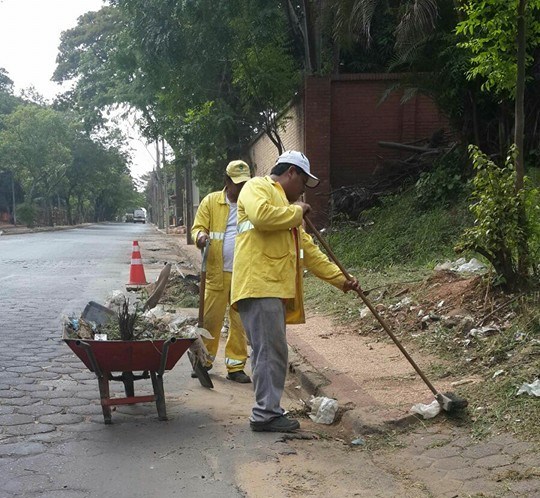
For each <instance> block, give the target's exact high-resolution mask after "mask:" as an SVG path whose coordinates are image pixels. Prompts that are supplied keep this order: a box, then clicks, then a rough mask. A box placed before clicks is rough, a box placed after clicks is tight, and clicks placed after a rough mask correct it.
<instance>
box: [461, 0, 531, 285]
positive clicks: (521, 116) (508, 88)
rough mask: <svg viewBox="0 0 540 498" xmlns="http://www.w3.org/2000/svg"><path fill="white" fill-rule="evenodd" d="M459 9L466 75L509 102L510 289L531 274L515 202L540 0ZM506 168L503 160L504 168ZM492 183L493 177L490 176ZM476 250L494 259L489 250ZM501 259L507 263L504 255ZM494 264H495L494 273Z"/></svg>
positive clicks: (521, 179)
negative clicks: (513, 258)
mask: <svg viewBox="0 0 540 498" xmlns="http://www.w3.org/2000/svg"><path fill="white" fill-rule="evenodd" d="M462 8H463V12H464V13H465V19H464V20H463V21H462V22H461V23H460V24H459V25H458V27H457V32H458V34H461V35H463V36H464V37H465V39H466V41H464V42H463V43H462V44H461V46H462V47H464V48H466V49H469V50H470V51H471V52H472V53H473V54H474V57H473V58H472V60H471V66H472V67H471V68H470V69H469V72H468V76H469V77H470V78H476V77H480V78H483V81H484V82H483V84H482V88H483V89H485V90H486V91H493V92H495V93H496V94H498V95H501V96H510V97H511V98H513V100H514V102H515V111H514V144H515V152H514V153H512V154H511V155H510V157H511V158H512V159H513V160H514V161H515V177H514V178H515V180H514V192H513V194H512V196H513V197H514V198H515V199H516V206H517V208H516V209H517V211H516V212H517V214H516V216H517V223H516V225H517V227H516V230H517V231H518V233H519V234H520V237H519V238H518V239H517V240H518V244H517V265H516V266H517V271H515V272H514V271H510V270H508V271H506V270H505V271H506V274H505V275H504V276H505V279H506V281H507V284H508V285H509V286H510V287H513V288H515V287H517V286H519V285H522V284H523V282H526V281H527V280H528V277H529V272H530V269H531V267H530V266H531V262H530V251H529V240H528V237H530V234H529V233H528V231H527V230H526V227H527V226H529V225H530V222H529V220H528V213H527V212H526V208H525V205H526V203H525V202H523V201H521V202H520V201H519V200H520V199H521V198H523V196H524V193H523V189H524V184H525V160H524V155H525V153H524V128H525V126H524V123H525V112H524V111H525V109H524V96H525V82H526V69H527V66H530V65H531V63H532V60H533V58H532V55H531V52H530V51H531V50H532V49H535V48H537V47H538V46H540V21H539V20H538V13H540V0H511V1H509V0H486V1H484V2H480V3H479V2H473V1H466V2H464V4H463V7H462ZM528 50H529V52H528ZM472 157H473V160H474V161H475V162H476V163H477V164H478V163H482V162H485V158H483V156H482V155H481V154H480V152H479V151H478V150H476V151H475V150H473V152H472ZM508 168H509V166H508V161H507V164H506V168H505V169H508ZM494 179H495V180H496V179H497V178H496V177H495V176H494ZM486 195H487V194H486ZM481 214H484V215H485V216H486V217H487V218H489V217H491V216H492V212H491V211H490V210H485V212H484V213H481ZM485 222H486V220H485V219H482V218H477V224H479V225H482V224H483V223H485ZM489 243H490V240H488V241H486V244H489ZM511 243H512V241H511V240H509V241H506V244H507V251H506V252H507V253H508V255H511V254H512V252H511ZM481 249H483V250H488V251H491V252H492V253H493V252H495V253H496V254H498V252H497V251H494V250H493V248H492V247H489V245H488V246H487V247H483V248H481ZM499 253H500V251H499ZM503 259H505V260H508V256H507V257H505V258H503ZM497 265H498V266H501V267H502V268H503V269H505V268H508V267H510V266H511V265H509V264H508V262H505V261H499V262H498V263H497ZM497 265H495V267H496V268H497Z"/></svg>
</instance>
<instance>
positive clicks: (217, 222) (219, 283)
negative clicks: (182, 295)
mask: <svg viewBox="0 0 540 498" xmlns="http://www.w3.org/2000/svg"><path fill="white" fill-rule="evenodd" d="M225 195H226V193H225V189H223V190H221V191H218V192H212V193H210V194H208V195H207V196H206V197H205V198H204V199H203V200H202V201H201V203H200V205H199V208H198V209H197V214H196V215H195V220H194V222H193V228H192V229H191V236H192V237H193V240H195V241H197V237H198V235H199V233H200V232H205V233H207V234H208V235H209V237H210V246H209V248H208V259H207V262H206V286H207V287H208V288H209V289H211V290H223V240H224V239H225V230H226V228H227V220H228V219H229V205H228V204H227V201H226V200H225Z"/></svg>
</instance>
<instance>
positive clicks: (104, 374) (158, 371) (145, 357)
mask: <svg viewBox="0 0 540 498" xmlns="http://www.w3.org/2000/svg"><path fill="white" fill-rule="evenodd" d="M194 340H195V339H185V338H175V337H173V338H170V339H167V340H147V341H95V340H86V339H85V340H82V339H70V338H67V337H66V334H65V333H64V341H65V342H66V344H67V345H68V346H69V347H70V348H71V350H72V351H73V352H74V353H75V354H76V355H77V356H78V357H79V358H80V359H81V361H82V362H83V363H84V364H85V365H86V367H87V368H88V369H89V370H90V371H91V372H94V373H95V374H96V377H97V379H98V384H99V391H100V396H101V407H102V410H103V417H104V419H105V423H106V424H110V423H111V422H112V421H111V405H125V404H135V403H144V402H151V401H155V402H156V408H157V411H158V418H159V420H167V413H166V408H165V392H164V389H163V374H164V372H165V370H171V369H172V368H173V367H174V366H175V365H176V363H177V362H178V360H179V359H180V358H181V357H182V355H183V354H184V353H185V352H186V351H187V350H188V349H189V347H190V346H191V344H192V343H193V341H194ZM134 371H142V372H143V373H142V375H134V374H133V372H134ZM113 372H122V375H121V376H118V377H115V376H113V375H112V373H113ZM148 372H150V375H148ZM148 377H150V378H151V379H152V386H153V389H154V394H153V395H150V396H135V395H134V394H135V393H134V387H133V381H134V380H139V379H147V378H148ZM110 380H121V381H122V382H123V383H124V388H125V393H126V397H125V398H118V397H114V398H111V397H110V393H109V381H110Z"/></svg>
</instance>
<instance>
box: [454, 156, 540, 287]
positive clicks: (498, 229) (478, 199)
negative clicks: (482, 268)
mask: <svg viewBox="0 0 540 498" xmlns="http://www.w3.org/2000/svg"><path fill="white" fill-rule="evenodd" d="M469 151H470V155H471V159H472V162H473V167H474V169H475V171H476V175H475V177H474V179H473V187H474V189H473V193H472V200H473V203H472V204H471V206H470V210H471V212H472V213H473V214H474V217H475V222H474V226H473V227H470V228H467V229H466V230H465V231H464V233H463V236H462V239H461V241H460V243H459V244H458V246H457V249H458V250H463V249H465V250H472V251H475V252H479V253H480V254H482V255H484V256H485V257H486V258H487V259H488V260H489V261H490V262H491V263H492V264H493V266H494V268H495V271H496V272H497V273H498V274H499V277H500V278H501V279H502V281H503V282H506V283H510V281H511V280H513V279H514V276H515V274H516V272H517V268H518V261H517V258H518V252H519V248H520V247H521V244H522V243H523V242H524V241H525V243H528V244H530V245H531V249H532V250H533V252H534V251H537V250H538V243H539V237H540V231H539V225H538V219H539V218H538V217H539V210H540V206H539V203H540V191H539V190H538V189H537V188H535V187H532V186H531V185H530V182H529V181H528V180H527V179H526V180H525V182H526V186H525V188H523V189H521V190H519V191H518V192H516V191H515V181H516V169H515V161H516V149H515V146H512V148H511V149H510V152H509V154H508V157H507V158H506V161H505V164H504V167H499V166H497V165H496V164H495V163H494V162H493V161H492V160H491V159H490V158H489V157H488V156H486V155H485V154H483V153H482V152H481V151H480V150H479V149H478V147H475V146H470V147H469ZM521 212H525V213H526V215H527V219H528V220H529V221H528V222H527V223H526V224H525V225H524V224H523V223H522V222H521Z"/></svg>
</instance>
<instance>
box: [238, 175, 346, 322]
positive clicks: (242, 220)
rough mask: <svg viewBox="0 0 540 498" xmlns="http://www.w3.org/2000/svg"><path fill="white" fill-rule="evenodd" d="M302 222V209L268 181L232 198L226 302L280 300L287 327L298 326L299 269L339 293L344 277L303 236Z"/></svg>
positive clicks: (254, 181) (255, 180)
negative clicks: (233, 230) (233, 228)
mask: <svg viewBox="0 0 540 498" xmlns="http://www.w3.org/2000/svg"><path fill="white" fill-rule="evenodd" d="M302 218H303V217H302V208H301V207H300V206H298V205H295V204H290V203H289V201H288V200H287V197H286V195H285V192H284V190H283V188H282V187H281V185H280V184H279V183H278V182H275V181H274V180H272V178H271V177H270V176H265V177H256V178H252V179H251V180H249V181H248V182H247V183H246V184H245V186H244V188H243V189H242V192H240V196H239V198H238V225H237V230H238V234H237V236H236V244H235V250H234V267H233V280H232V295H231V303H233V304H234V303H236V302H237V301H239V300H241V299H246V298H263V297H277V298H281V299H285V300H286V304H287V318H286V320H287V323H304V322H305V321H306V320H305V314H304V303H303V293H304V288H303V269H304V266H305V267H306V268H308V269H309V270H310V271H311V272H312V273H314V274H315V275H316V276H317V277H319V278H321V279H322V280H325V281H327V282H329V283H330V284H332V285H334V286H335V287H337V288H339V289H343V285H344V284H345V282H346V278H345V277H344V275H343V273H342V272H341V271H340V269H339V268H338V267H337V265H335V264H334V263H332V262H330V260H329V259H328V257H327V256H326V255H325V254H324V253H323V252H321V250H320V249H319V248H318V247H317V245H315V243H314V242H313V239H312V238H311V236H310V235H308V234H307V233H306V232H305V231H304V229H303V227H302Z"/></svg>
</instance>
